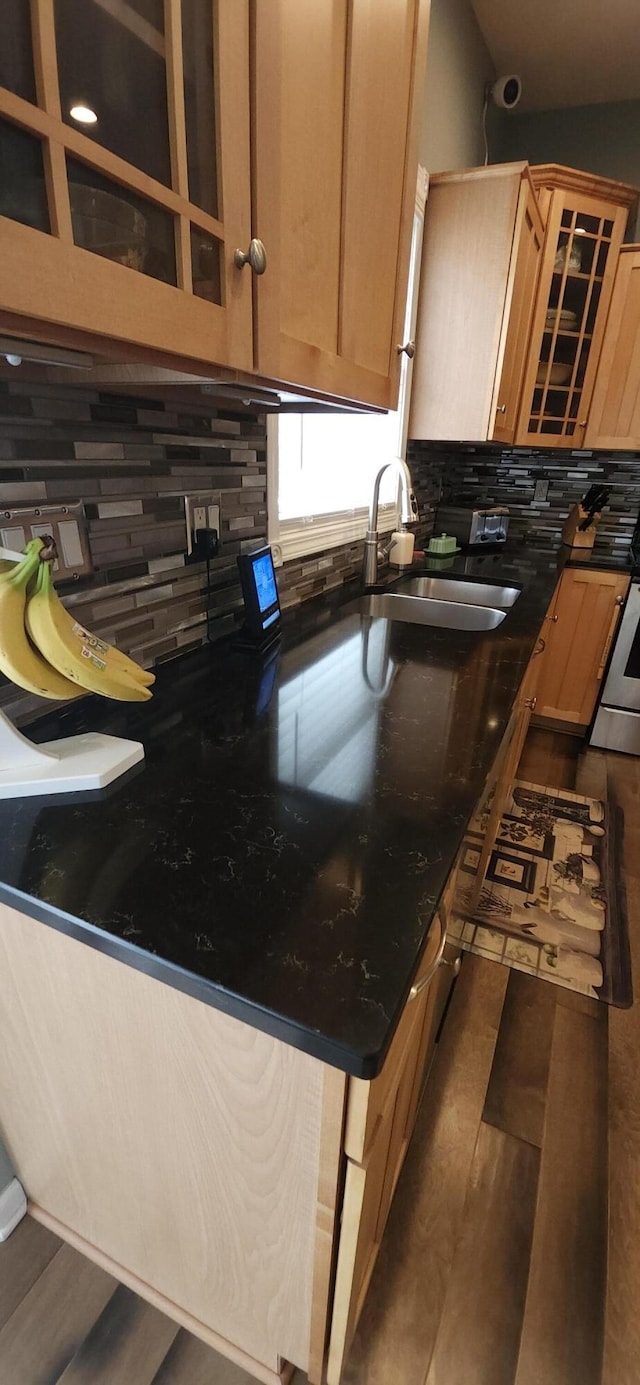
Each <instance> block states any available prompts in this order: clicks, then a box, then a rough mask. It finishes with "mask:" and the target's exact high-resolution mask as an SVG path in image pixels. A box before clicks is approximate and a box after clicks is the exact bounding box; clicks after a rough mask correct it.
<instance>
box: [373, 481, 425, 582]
mask: <svg viewBox="0 0 640 1385" xmlns="http://www.w3.org/2000/svg"><path fill="white" fill-rule="evenodd" d="M390 466H392V467H394V468H395V470H396V471H397V473H398V479H399V481H400V489H401V500H400V520H401V523H402V524H410V523H411V520H412V519H416V518H417V513H418V506H417V504H416V498H415V495H414V494H413V481H412V480H411V472H410V471H409V468H408V466H407V463H406V462H404V461H403V460H402V457H394V458H393V461H391V462H385V464H384V466H381V467H380V470H379V472H378V475H377V476H376V479H375V483H374V487H373V496H372V498H371V507H370V510H369V528H368V529H367V532H366V535H365V540H364V564H363V568H362V579H363V582H364V585H365V587H372V586H374V585H375V583H376V581H377V579H378V563H379V562H383V561H384V559H385V558H386V556H387V553H388V552H389V549H388V548H386V549H385V548H380V547H379V545H378V503H379V498H380V482H381V480H382V477H383V476H384V473H385V471H386V470H387V468H388V467H390Z"/></svg>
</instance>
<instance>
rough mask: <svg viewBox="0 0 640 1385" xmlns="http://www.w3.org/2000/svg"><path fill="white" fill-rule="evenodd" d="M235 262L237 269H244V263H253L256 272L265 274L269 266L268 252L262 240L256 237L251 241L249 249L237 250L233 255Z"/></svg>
mask: <svg viewBox="0 0 640 1385" xmlns="http://www.w3.org/2000/svg"><path fill="white" fill-rule="evenodd" d="M233 263H234V265H235V266H236V269H242V267H243V265H246V264H248V265H251V268H252V270H253V272H254V274H264V271H265V269H266V268H267V252H266V250H265V248H264V245H263V244H262V241H261V240H256V239H255V237H254V239H253V240H252V241H250V242H249V249H248V250H236V251H235V252H234V256H233Z"/></svg>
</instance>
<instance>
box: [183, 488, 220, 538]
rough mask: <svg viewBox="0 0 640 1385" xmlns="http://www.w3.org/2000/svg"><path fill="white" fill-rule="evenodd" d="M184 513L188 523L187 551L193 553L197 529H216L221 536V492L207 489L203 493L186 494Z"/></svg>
mask: <svg viewBox="0 0 640 1385" xmlns="http://www.w3.org/2000/svg"><path fill="white" fill-rule="evenodd" d="M184 515H185V520H186V525H187V553H192V552H193V536H194V534H195V532H196V529H215V530H216V533H217V534H218V537H220V492H219V491H205V492H203V494H202V495H196V494H195V493H194V494H193V495H185V497H184Z"/></svg>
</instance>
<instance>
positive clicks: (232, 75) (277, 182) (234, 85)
mask: <svg viewBox="0 0 640 1385" xmlns="http://www.w3.org/2000/svg"><path fill="white" fill-rule="evenodd" d="M428 8H429V7H428V3H427V0H333V3H332V4H330V5H317V4H314V3H312V0H260V4H254V5H250V4H249V0H145V3H144V4H140V3H139V0H31V3H29V0H22V3H19V0H15V3H12V4H11V5H10V6H3V7H2V10H3V12H2V15H1V16H0V173H1V174H2V178H1V181H0V233H1V235H2V249H3V254H2V260H1V263H0V324H1V325H2V326H3V327H4V329H5V330H10V331H15V332H21V333H22V335H27V334H28V332H29V329H30V327H31V328H32V329H33V331H34V334H35V333H36V332H37V333H38V334H39V335H42V332H43V325H44V328H45V329H46V330H47V332H48V335H49V339H50V340H51V341H56V340H57V341H59V342H60V343H61V344H65V343H67V344H73V342H74V341H75V344H78V345H85V346H88V347H91V345H92V343H93V344H94V346H95V349H97V350H100V341H102V344H103V347H105V348H107V347H108V349H109V350H110V352H111V354H112V355H113V354H114V353H113V342H114V341H115V342H116V343H118V344H121V345H122V356H123V358H125V357H126V358H129V359H131V357H132V355H133V356H134V357H135V353H136V351H137V352H138V353H139V355H141V354H142V353H145V354H146V355H147V356H148V354H149V353H150V352H154V353H162V354H163V356H164V358H165V359H166V358H167V357H171V358H172V359H173V360H174V361H177V360H180V361H182V362H184V363H185V365H186V364H187V363H188V362H192V363H197V364H198V365H199V366H200V367H202V366H205V367H206V366H209V367H211V365H214V366H220V367H224V368H227V367H229V368H231V369H234V370H238V371H242V372H247V371H252V372H255V373H258V374H260V375H261V376H262V377H264V378H267V379H271V380H273V381H275V382H284V383H286V384H289V385H291V386H297V387H299V388H303V389H304V388H305V387H306V388H308V389H309V390H313V391H319V392H322V393H323V394H326V395H333V396H339V397H348V398H351V399H354V400H357V401H359V402H363V403H371V404H376V405H379V406H384V407H389V406H393V405H394V404H395V402H396V397H397V386H398V373H399V372H398V355H397V346H398V345H399V344H400V341H399V333H400V330H401V324H402V314H403V311H404V304H405V297H406V286H407V279H408V262H409V250H410V237H411V224H412V216H413V204H414V193H415V178H416V171H417V142H416V127H417V117H418V113H419V104H420V103H419V96H420V93H421V90H422V86H423V80H424V79H423V67H424V55H425V50H426V29H427V20H428ZM5 11H6V12H5ZM252 236H254V237H256V238H259V239H260V241H262V242H263V244H264V247H265V250H266V269H265V271H264V272H263V273H260V272H258V273H255V274H254V273H253V272H252V266H251V265H249V264H248V263H247V264H245V265H243V264H242V259H241V258H240V262H238V255H237V252H238V251H240V252H247V250H248V248H249V243H250V240H251V237H252ZM253 268H254V269H257V270H258V271H259V270H260V269H261V268H262V266H261V265H260V264H259V263H258V262H257V261H255V262H254V265H253Z"/></svg>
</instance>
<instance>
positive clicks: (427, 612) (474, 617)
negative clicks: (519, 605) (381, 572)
mask: <svg viewBox="0 0 640 1385" xmlns="http://www.w3.org/2000/svg"><path fill="white" fill-rule="evenodd" d="M441 580H442V579H441V578H438V579H436V581H438V582H440V581H441ZM414 581H417V582H422V581H427V582H428V581H429V579H428V578H426V579H424V578H421V577H419V578H415V579H412V583H411V585H413V582H414ZM446 585H448V584H447V583H445V586H446ZM451 585H452V586H453V585H454V584H453V583H451ZM455 585H456V586H457V585H462V586H470V585H471V583H461V584H458V583H456V584H455ZM485 590H489V588H485ZM358 609H359V611H360V613H361V614H362V615H364V616H383V617H385V618H386V619H387V620H402V621H407V622H408V623H409V625H439V626H441V627H443V628H444V629H445V630H495V628H496V626H497V625H500V624H501V622H502V621H503V620H504V618H505V616H506V614H507V612H506V610H502V611H500V610H498V609H497V608H496V607H494V606H472V605H466V604H465V603H464V602H462V601H459V600H455V601H451V600H444V601H441V600H440V599H437V598H435V597H429V596H426V595H421V594H419V593H412V592H406V591H404V590H403V591H402V592H373V593H372V594H371V595H370V596H364V597H363V598H362V600H361V601H360V603H359V606H358Z"/></svg>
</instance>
